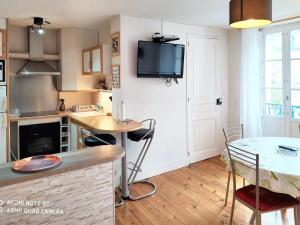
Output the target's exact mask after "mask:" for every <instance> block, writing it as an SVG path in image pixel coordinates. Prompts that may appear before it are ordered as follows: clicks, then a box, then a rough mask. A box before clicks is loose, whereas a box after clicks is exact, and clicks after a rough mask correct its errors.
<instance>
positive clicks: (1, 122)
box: [0, 113, 7, 164]
mask: <svg viewBox="0 0 300 225" xmlns="http://www.w3.org/2000/svg"><path fill="white" fill-rule="evenodd" d="M6 128H7V118H6V114H4V113H2V114H1V113H0V164H2V163H6V162H7V161H6V160H7V152H6Z"/></svg>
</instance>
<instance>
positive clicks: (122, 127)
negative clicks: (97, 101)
mask: <svg viewBox="0 0 300 225" xmlns="http://www.w3.org/2000/svg"><path fill="white" fill-rule="evenodd" d="M69 116H70V118H71V122H72V123H74V124H77V125H79V126H82V127H85V128H88V129H91V130H94V131H97V132H108V133H123V132H130V131H134V130H138V129H140V128H141V127H142V126H143V124H142V123H141V122H137V121H133V120H131V121H129V122H117V121H116V120H115V119H113V117H112V116H96V117H77V116H75V115H72V114H70V115H69Z"/></svg>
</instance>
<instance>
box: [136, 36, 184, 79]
mask: <svg viewBox="0 0 300 225" xmlns="http://www.w3.org/2000/svg"><path fill="white" fill-rule="evenodd" d="M183 67H184V45H180V44H170V43H155V42H149V41H139V42H138V60H137V76H138V77H145V78H182V77H183Z"/></svg>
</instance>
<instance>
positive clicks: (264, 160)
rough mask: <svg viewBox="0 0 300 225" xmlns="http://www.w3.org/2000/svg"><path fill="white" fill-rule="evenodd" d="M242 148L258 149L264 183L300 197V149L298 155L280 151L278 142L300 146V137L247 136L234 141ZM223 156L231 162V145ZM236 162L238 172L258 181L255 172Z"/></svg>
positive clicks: (262, 182)
mask: <svg viewBox="0 0 300 225" xmlns="http://www.w3.org/2000/svg"><path fill="white" fill-rule="evenodd" d="M230 144H231V145H233V146H235V147H238V148H240V149H243V150H246V151H249V152H252V153H255V154H256V153H258V154H259V158H260V163H259V166H260V186H262V187H265V188H268V189H269V190H272V191H274V192H280V193H286V194H289V195H292V196H294V197H300V151H299V152H298V155H297V156H292V155H288V154H283V153H278V152H277V150H278V145H286V146H292V147H298V148H300V139H296V138H282V137H259V138H245V139H240V140H237V141H233V142H231V143H230ZM222 159H223V160H224V161H225V162H226V163H227V165H228V168H229V165H230V162H229V158H228V153H227V149H225V150H224V152H223V155H222ZM235 165H236V170H237V173H238V174H239V175H240V176H242V177H244V178H245V179H246V180H247V181H248V182H249V183H252V184H254V183H255V172H254V170H251V169H249V168H247V167H244V166H241V165H239V164H235Z"/></svg>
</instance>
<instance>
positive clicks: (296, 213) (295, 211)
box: [294, 206, 299, 225]
mask: <svg viewBox="0 0 300 225" xmlns="http://www.w3.org/2000/svg"><path fill="white" fill-rule="evenodd" d="M298 219H299V218H298V209H297V206H296V207H294V220H295V225H299V223H298Z"/></svg>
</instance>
